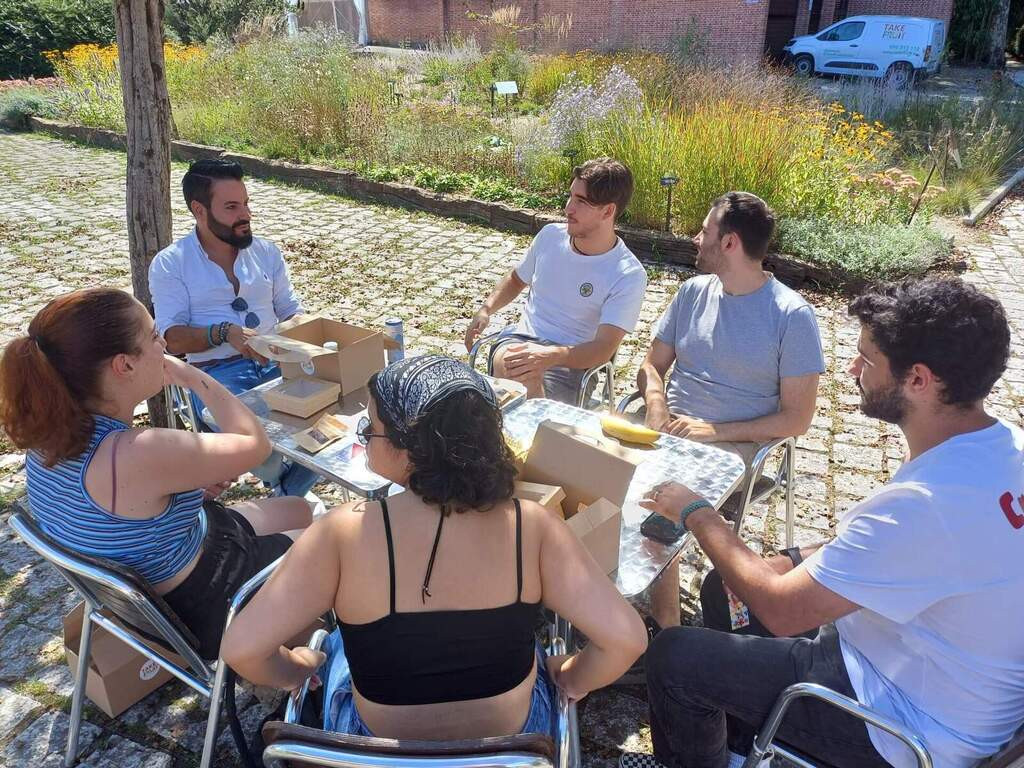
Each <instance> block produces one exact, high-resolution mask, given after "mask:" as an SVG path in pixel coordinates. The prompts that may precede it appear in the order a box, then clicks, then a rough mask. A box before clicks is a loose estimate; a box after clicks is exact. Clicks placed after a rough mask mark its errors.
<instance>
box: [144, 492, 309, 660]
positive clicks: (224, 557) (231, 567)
mask: <svg viewBox="0 0 1024 768" xmlns="http://www.w3.org/2000/svg"><path fill="white" fill-rule="evenodd" d="M203 508H204V510H205V511H206V538H205V539H203V547H202V550H201V552H200V555H199V560H198V561H197V562H196V565H195V568H193V569H192V573H190V574H189V575H188V577H187V578H186V579H185V581H183V582H182V583H181V584H179V585H178V586H177V587H175V588H174V589H172V590H171V591H170V592H168V593H167V594H166V595H164V596H163V597H164V601H165V602H166V603H167V604H168V605H169V606H170V607H171V609H172V610H173V611H174V612H175V613H176V614H178V616H179V618H181V620H182V621H183V622H184V623H185V626H187V627H188V628H189V629H190V630H192V634H194V635H195V636H196V638H197V639H198V640H199V655H200V656H202V657H203V658H204V659H216V658H217V657H218V654H219V653H220V639H221V635H223V634H224V622H225V621H226V620H227V615H228V606H229V605H230V604H231V599H232V598H233V597H234V596H235V592H237V591H238V589H239V588H240V587H241V586H242V585H243V584H244V583H245V582H246V581H248V580H249V579H250V578H251V577H253V576H255V575H256V574H257V573H259V572H260V571H261V570H263V568H265V567H266V566H267V565H269V564H270V563H272V562H274V561H275V560H277V558H279V557H280V556H281V555H283V554H284V553H285V552H287V551H288V547H290V546H291V544H292V540H291V538H289V537H288V536H285V535H284V534H283V533H272V534H270V535H268V536H257V535H256V531H254V530H253V527H252V525H251V524H250V523H249V521H248V520H246V519H245V518H244V517H243V516H242V515H241V514H239V513H238V512H236V511H235V510H233V509H231V508H229V507H225V506H224V505H223V504H221V503H220V502H218V501H206V502H204V503H203Z"/></svg>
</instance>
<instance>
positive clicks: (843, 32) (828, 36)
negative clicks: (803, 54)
mask: <svg viewBox="0 0 1024 768" xmlns="http://www.w3.org/2000/svg"><path fill="white" fill-rule="evenodd" d="M863 33H864V22H863V21H848V22H846V23H845V24H840V25H839V26H837V27H832V29H829V30H827V31H825V32H822V33H821V34H820V35H818V39H819V40H824V41H826V42H831V43H842V42H846V41H848V40H856V39H857V38H858V37H860V36H861V35H862V34H863Z"/></svg>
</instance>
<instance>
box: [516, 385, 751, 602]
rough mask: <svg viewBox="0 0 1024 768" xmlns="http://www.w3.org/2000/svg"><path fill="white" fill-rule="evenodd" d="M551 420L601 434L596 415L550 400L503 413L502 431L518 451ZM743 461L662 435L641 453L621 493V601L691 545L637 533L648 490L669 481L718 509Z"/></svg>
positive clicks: (719, 450) (738, 475) (738, 477)
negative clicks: (669, 542) (702, 498)
mask: <svg viewBox="0 0 1024 768" xmlns="http://www.w3.org/2000/svg"><path fill="white" fill-rule="evenodd" d="M547 420H551V421H555V422H560V423H562V424H571V425H573V426H578V427H582V428H584V429H588V430H591V431H593V432H594V433H595V434H600V432H601V414H599V413H595V412H593V411H585V410H583V409H581V408H576V407H575V406H572V405H566V404H565V403H559V402H556V401H554V400H546V399H534V400H527V401H526V402H525V403H523V404H522V405H521V406H519V407H518V408H516V409H515V410H513V411H510V412H509V413H506V414H505V432H506V434H507V435H508V436H509V437H511V438H513V439H514V440H515V442H516V443H518V444H519V445H520V446H522V447H523V448H526V447H528V446H529V445H531V444H532V443H533V436H534V434H535V433H536V431H537V426H538V425H539V424H540V423H541V422H542V421H547ZM743 472H744V465H743V460H742V459H741V458H740V457H739V456H737V455H736V454H734V453H730V452H729V451H726V450H723V449H722V448H716V447H715V446H714V445H711V444H706V443H697V442H694V441H692V440H686V439H684V438H681V437H674V436H672V435H662V436H661V437H659V438H658V440H657V442H656V443H655V444H654V446H653V447H652V448H649V449H647V450H645V451H644V454H643V460H642V462H640V463H639V464H638V466H637V468H636V473H635V474H634V475H633V481H632V482H631V483H630V486H629V490H628V491H627V492H626V501H625V503H624V504H623V508H622V528H621V529H620V531H619V569H618V571H616V574H615V586H616V587H618V589H619V592H621V593H622V594H623V595H624V596H626V597H632V596H634V595H637V594H639V593H640V592H643V591H644V590H645V589H647V587H648V586H650V584H651V583H652V582H653V581H654V580H655V579H656V578H657V577H658V575H659V574H660V573H661V572H662V571H663V570H664V569H665V567H666V566H667V565H668V564H669V563H670V562H671V561H672V559H673V558H674V557H675V556H676V555H677V554H678V553H679V552H680V551H681V550H682V549H683V548H684V547H685V546H687V545H688V544H689V543H690V540H691V537H690V535H689V534H687V535H686V536H683V537H682V538H681V539H680V540H679V541H678V542H676V543H675V544H672V545H669V544H662V543H661V542H658V541H654V540H653V539H649V538H647V537H646V536H644V535H643V534H642V533H640V524H641V523H642V522H643V521H644V519H645V518H646V517H647V516H648V515H649V514H650V512H648V511H647V510H646V509H644V508H643V507H641V506H640V505H639V503H638V502H639V501H640V499H641V498H642V497H643V495H644V494H645V493H646V492H647V491H649V490H650V488H651V486H653V485H655V484H657V483H661V482H664V481H666V480H674V481H676V482H680V483H683V484H684V485H687V486H689V487H690V488H692V489H693V490H694V491H696V492H697V493H699V494H701V495H702V496H704V498H706V499H707V500H708V501H710V502H711V503H712V504H714V506H715V508H716V509H717V508H718V507H720V506H721V505H722V502H724V501H725V500H726V499H727V498H728V497H729V494H731V493H732V492H733V491H734V490H736V488H737V487H738V486H739V484H740V481H741V480H742V478H743Z"/></svg>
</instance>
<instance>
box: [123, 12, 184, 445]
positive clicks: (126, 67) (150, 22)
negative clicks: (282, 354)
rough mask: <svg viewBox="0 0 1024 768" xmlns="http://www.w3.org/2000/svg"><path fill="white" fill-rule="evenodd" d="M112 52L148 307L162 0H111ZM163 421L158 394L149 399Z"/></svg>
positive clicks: (142, 292)
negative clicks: (117, 74)
mask: <svg viewBox="0 0 1024 768" xmlns="http://www.w3.org/2000/svg"><path fill="white" fill-rule="evenodd" d="M114 13H115V24H116V28H117V56H118V63H119V64H120V68H121V90H122V93H123V97H124V117H125V127H126V134H127V144H128V147H127V148H128V169H127V170H128V173H127V214H128V253H129V259H130V262H131V272H132V290H133V291H134V293H135V297H136V298H137V299H138V300H139V301H141V302H142V303H143V304H145V305H146V306H147V307H148V308H149V310H150V311H152V309H153V298H152V296H151V295H150V292H149V263H150V262H151V261H152V260H153V257H154V256H155V255H156V253H157V251H159V250H160V249H162V248H165V247H166V246H168V245H170V243H171V197H170V184H171V102H170V99H169V98H168V96H167V80H166V76H165V75H166V73H165V66H164V33H163V18H164V4H163V0H115V2H114ZM149 417H150V421H151V422H152V423H153V425H154V426H168V425H167V424H166V423H165V422H166V421H167V418H166V409H165V406H164V403H163V395H162V394H160V395H157V396H156V397H154V398H152V399H151V400H150V401H149Z"/></svg>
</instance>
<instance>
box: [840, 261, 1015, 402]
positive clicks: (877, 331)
mask: <svg viewBox="0 0 1024 768" xmlns="http://www.w3.org/2000/svg"><path fill="white" fill-rule="evenodd" d="M849 314H850V315H851V316H852V317H856V318H857V319H858V320H860V322H861V324H862V325H863V326H864V327H865V328H867V329H868V331H869V332H870V333H871V338H872V340H873V341H874V343H875V345H876V346H877V347H878V348H879V349H880V350H881V352H882V354H883V355H885V357H886V358H887V359H888V361H889V367H890V369H891V370H892V375H893V377H894V378H895V379H896V380H897V381H902V380H903V379H904V378H905V377H906V375H907V371H909V370H910V367H911V366H912V365H915V364H917V363H921V364H922V365H926V366H928V368H929V369H930V370H931V371H932V373H934V374H935V376H936V377H937V378H938V379H939V381H940V382H942V394H941V400H942V402H943V403H945V404H947V405H956V406H961V407H968V406H970V405H973V404H974V403H976V402H978V401H979V400H982V399H984V397H985V396H986V395H988V393H989V392H991V391H992V387H993V386H994V385H995V383H996V381H998V380H999V377H1000V376H1002V374H1003V371H1004V370H1006V362H1007V360H1008V359H1009V357H1010V326H1009V324H1008V323H1007V321H1006V313H1005V312H1004V311H1003V305H1002V304H1000V303H999V302H998V301H997V300H996V299H993V298H992V297H990V296H987V295H985V294H984V293H982V292H981V291H979V290H978V289H977V288H976V287H974V286H973V285H971V284H970V283H966V282H964V281H963V280H961V279H960V278H958V277H950V278H925V279H910V280H904V281H901V282H895V283H880V284H878V285H874V286H871V287H870V288H868V289H867V290H866V291H865V292H864V293H862V294H861V295H860V296H857V297H856V298H855V299H853V301H851V302H850V307H849Z"/></svg>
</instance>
